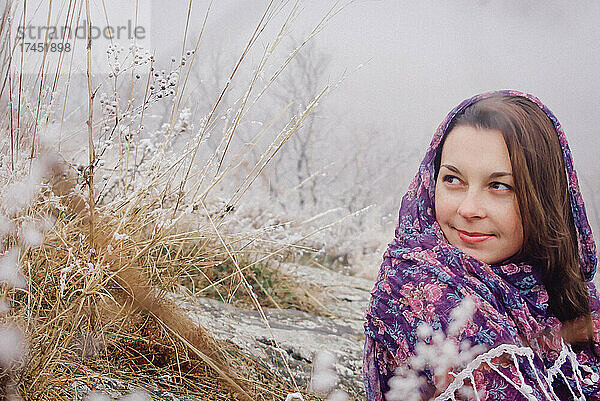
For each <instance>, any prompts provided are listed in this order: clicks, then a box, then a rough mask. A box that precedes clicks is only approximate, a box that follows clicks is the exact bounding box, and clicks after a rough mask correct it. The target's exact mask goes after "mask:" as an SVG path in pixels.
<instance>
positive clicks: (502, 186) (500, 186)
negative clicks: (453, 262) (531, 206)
mask: <svg viewBox="0 0 600 401" xmlns="http://www.w3.org/2000/svg"><path fill="white" fill-rule="evenodd" d="M490 186H491V187H492V188H493V189H498V190H500V191H510V190H512V189H513V188H512V187H511V186H510V185H508V184H504V183H502V182H492V183H491V184H490Z"/></svg>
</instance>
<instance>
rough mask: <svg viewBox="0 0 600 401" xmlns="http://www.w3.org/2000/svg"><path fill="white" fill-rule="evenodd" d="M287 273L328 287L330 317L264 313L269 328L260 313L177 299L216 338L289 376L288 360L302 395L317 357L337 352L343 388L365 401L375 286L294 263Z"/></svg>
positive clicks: (326, 299) (275, 311)
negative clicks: (368, 312)
mask: <svg viewBox="0 0 600 401" xmlns="http://www.w3.org/2000/svg"><path fill="white" fill-rule="evenodd" d="M281 269H282V271H284V272H285V273H288V274H290V275H293V276H295V277H296V278H297V279H298V282H299V285H303V284H305V285H307V286H308V284H311V283H312V284H314V285H318V286H320V287H322V288H323V292H322V293H320V294H319V296H318V299H319V301H320V302H321V303H322V304H323V306H324V307H325V308H326V309H327V312H328V316H317V315H312V314H309V313H306V312H302V311H299V310H295V309H275V308H264V309H263V310H264V314H265V317H266V319H267V321H268V323H269V327H267V325H266V324H265V321H264V319H263V318H262V317H261V314H260V313H259V312H258V311H256V310H246V309H240V308H236V307H234V306H232V305H228V304H224V303H222V302H220V301H217V300H214V299H208V298H201V297H197V298H190V297H189V296H183V295H173V300H174V301H176V302H177V303H178V305H179V306H180V307H181V308H183V309H184V310H185V311H187V313H188V314H189V316H190V317H191V318H192V319H193V320H194V321H196V322H197V323H198V324H199V325H201V326H203V327H205V328H207V329H208V330H210V331H211V332H212V333H213V335H214V336H215V337H216V338H218V339H220V340H228V341H231V342H233V343H234V344H236V345H237V346H239V347H240V348H241V349H242V350H243V351H244V352H247V353H248V354H249V355H253V356H255V357H258V358H261V359H262V360H265V361H271V362H272V366H273V367H274V368H275V369H277V370H278V371H279V372H280V373H281V374H282V375H283V376H284V377H289V376H290V374H289V372H288V371H287V368H286V367H285V364H284V363H283V357H282V355H283V356H284V357H285V361H286V362H287V364H288V365H289V367H290V369H291V373H292V375H293V376H294V379H295V380H296V382H297V383H298V385H299V386H301V390H302V389H305V388H306V386H307V385H308V384H309V382H310V377H311V370H312V363H313V361H314V359H315V356H316V355H317V353H318V352H320V351H324V350H327V351H329V352H331V353H332V354H333V355H334V356H335V358H336V362H335V365H334V366H335V370H336V372H337V374H338V378H339V383H340V385H341V388H342V389H343V390H344V391H346V392H348V393H349V395H350V396H351V398H354V399H364V398H365V393H364V386H363V383H362V351H363V344H364V330H363V316H364V310H365V308H366V306H367V303H368V301H369V297H370V294H369V292H370V290H371V287H372V286H373V283H372V281H370V280H366V279H364V278H359V277H352V276H346V275H343V274H340V273H337V272H333V271H328V270H324V269H319V268H313V267H308V266H303V265H297V264H291V263H287V264H282V266H281ZM302 386H304V387H302Z"/></svg>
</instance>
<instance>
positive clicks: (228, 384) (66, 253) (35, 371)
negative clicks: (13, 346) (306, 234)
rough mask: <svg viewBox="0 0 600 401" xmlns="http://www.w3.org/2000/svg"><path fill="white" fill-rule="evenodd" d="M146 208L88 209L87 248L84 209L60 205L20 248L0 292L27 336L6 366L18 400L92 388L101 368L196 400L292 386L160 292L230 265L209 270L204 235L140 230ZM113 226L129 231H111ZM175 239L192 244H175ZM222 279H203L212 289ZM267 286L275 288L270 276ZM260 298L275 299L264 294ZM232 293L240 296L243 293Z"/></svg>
mask: <svg viewBox="0 0 600 401" xmlns="http://www.w3.org/2000/svg"><path fill="white" fill-rule="evenodd" d="M65 203H66V204H73V201H72V199H70V198H66V199H65ZM30 212H32V210H30ZM43 212H54V213H56V211H55V210H46V211H44V210H43V202H40V203H39V204H38V208H36V213H43ZM147 212H148V210H147V209H146V210H144V209H140V210H138V212H137V213H134V214H120V213H118V212H113V213H112V214H111V215H105V214H103V213H101V212H100V213H97V215H96V222H95V223H96V226H95V228H96V229H95V238H94V250H95V251H92V248H91V247H90V241H89V239H88V238H87V233H88V229H87V228H88V224H89V221H88V217H87V215H83V216H82V215H81V214H78V213H75V212H73V211H72V210H67V211H66V212H61V213H59V214H57V215H56V218H57V222H56V224H55V225H54V227H53V229H52V230H51V231H49V232H48V233H47V234H46V238H45V240H44V244H43V245H42V246H41V247H39V248H37V249H30V250H28V251H27V252H26V253H25V254H24V257H23V266H26V272H27V274H28V276H29V277H30V284H29V285H30V287H29V288H28V290H27V291H25V292H21V291H17V290H10V291H9V290H6V291H8V292H7V293H5V297H8V298H10V299H11V301H12V306H13V308H12V313H11V315H10V317H9V319H11V320H13V321H17V322H19V323H20V324H22V325H24V326H25V327H26V328H27V329H26V332H27V336H28V339H29V357H28V360H27V361H26V362H25V364H24V366H23V368H22V369H20V370H16V371H13V372H12V373H11V374H12V375H13V377H12V378H11V381H12V382H14V383H18V388H19V392H20V393H21V394H24V395H26V397H27V398H28V399H56V400H58V399H72V398H73V396H74V394H73V391H72V384H73V383H76V382H77V383H90V384H92V385H95V386H101V377H102V375H107V374H108V375H110V376H112V377H115V378H120V379H122V380H124V381H126V382H129V383H136V384H137V385H140V386H143V385H146V386H148V385H155V386H159V387H160V388H162V389H165V390H169V391H172V392H174V393H184V394H188V395H194V396H196V397H198V398H200V399H215V400H217V399H219V400H220V399H234V398H236V399H253V400H259V399H281V398H282V397H283V398H285V394H287V393H288V392H291V391H294V387H293V386H292V385H291V384H290V383H289V381H287V380H286V379H285V378H281V377H276V376H274V375H275V373H274V372H273V371H272V370H271V369H269V368H268V366H267V365H266V364H265V363H264V362H261V361H257V360H252V359H250V358H248V357H246V356H244V355H243V354H242V353H241V352H240V351H239V350H238V349H236V348H235V347H233V346H232V345H230V344H226V343H222V342H217V341H216V340H214V339H213V338H212V336H211V335H210V333H208V332H206V331H205V330H204V329H203V328H202V327H199V326H197V325H195V324H194V323H193V322H192V321H191V320H190V319H189V318H188V317H187V316H185V315H184V314H183V313H182V312H181V311H180V310H179V309H178V308H177V306H176V305H174V304H173V303H172V302H170V301H169V300H167V299H166V297H165V296H164V295H165V294H166V291H167V290H170V289H172V288H174V287H176V286H177V285H178V283H180V282H182V279H185V280H196V282H197V283H204V282H211V283H213V282H214V280H215V279H218V278H219V277H227V275H228V272H229V271H230V270H227V269H224V270H217V269H215V267H214V260H215V255H218V253H219V252H218V251H217V250H218V247H216V248H215V239H214V238H211V237H210V236H207V235H201V234H194V233H177V232H173V229H170V230H164V231H154V232H153V235H151V236H149V235H148V234H149V232H151V230H149V229H148V227H149V226H152V224H153V223H157V222H153V221H152V220H151V219H147V220H146V219H144V217H143V216H144V215H147ZM117 226H118V230H117ZM115 232H120V233H129V234H128V235H129V238H128V239H127V240H124V239H115V236H114V233H115ZM184 240H185V241H184ZM184 243H185V244H190V243H194V244H197V245H196V246H194V247H192V248H190V249H188V250H186V251H181V250H180V249H181V244H184ZM174 249H179V250H180V251H176V252H173V250H174ZM190 265H193V267H194V268H193V269H192V268H190ZM207 266H212V267H207ZM218 266H231V263H230V262H229V263H227V262H224V261H221V263H220V264H218ZM202 271H204V273H203V274H200V273H199V272H202ZM250 271H252V270H246V272H250ZM182 272H186V274H185V275H183V274H182ZM257 272H261V270H260V269H258V268H257V269H256V270H255V273H257ZM219 273H225V274H219ZM261 274H263V273H261ZM271 274H273V275H275V273H271ZM200 277H203V278H200ZM210 277H212V279H213V280H212V281H208V280H209V278H210ZM231 280H235V276H231V278H230V281H231ZM288 280H289V279H288ZM226 282H227V280H225V281H224V282H223V283H222V284H219V285H217V286H215V287H213V288H214V290H215V293H216V292H217V288H219V287H221V289H224V288H226V284H225V283H226ZM238 282H239V280H238ZM263 283H264V284H263V285H266V284H267V283H266V282H264V281H263ZM268 284H269V285H270V287H269V288H275V289H276V290H275V291H276V292H277V291H279V289H277V284H276V283H268ZM238 287H239V284H238ZM263 288H264V287H263ZM288 288H289V287H288ZM239 291H240V292H243V291H244V288H241V289H240V290H239ZM286 291H287V292H286ZM284 293H285V294H291V291H289V290H284ZM286 296H288V297H289V295H286ZM261 298H263V300H265V301H267V302H266V303H267V304H268V302H270V301H269V300H272V301H273V302H276V301H275V299H274V298H273V296H269V297H261ZM277 298H278V299H279V301H280V303H281V305H279V306H282V307H289V306H295V307H301V305H300V304H298V303H294V299H293V298H289V299H288V300H287V303H284V302H282V298H281V297H278V296H277ZM236 300H237V301H238V302H239V303H241V304H246V305H247V304H248V303H249V299H248V297H247V296H246V297H237V298H236ZM233 372H243V373H242V375H244V377H238V374H234V373H233ZM246 394H247V395H246Z"/></svg>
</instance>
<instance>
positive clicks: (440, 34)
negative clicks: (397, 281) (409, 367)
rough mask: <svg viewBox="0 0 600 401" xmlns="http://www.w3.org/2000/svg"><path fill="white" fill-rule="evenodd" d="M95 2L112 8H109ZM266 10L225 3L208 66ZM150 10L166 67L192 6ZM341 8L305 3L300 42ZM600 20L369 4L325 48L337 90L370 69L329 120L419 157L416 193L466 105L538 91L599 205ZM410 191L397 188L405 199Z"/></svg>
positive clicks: (195, 16)
mask: <svg viewBox="0 0 600 401" xmlns="http://www.w3.org/2000/svg"><path fill="white" fill-rule="evenodd" d="M45 1H46V2H47V0H45ZM32 3H33V2H32ZM91 3H92V5H93V7H95V8H98V9H100V8H101V7H102V1H101V0H92V2H91ZM267 3H268V2H267V1H263V0H218V1H214V3H213V4H212V9H211V12H210V15H209V18H208V23H207V27H206V32H205V36H204V39H203V41H202V45H201V47H200V49H199V56H200V57H203V56H202V55H203V54H208V53H210V52H217V53H218V52H225V53H227V54H231V57H232V58H234V57H236V56H237V55H238V54H240V52H241V50H242V48H243V47H242V46H243V44H244V43H245V41H246V40H247V39H248V38H249V36H250V34H251V32H252V30H253V29H254V26H255V25H256V23H257V21H258V20H259V18H260V16H261V14H262V12H263V11H264V8H265V6H266V5H267ZM65 4H66V2H65ZM104 4H105V5H106V7H107V12H108V15H109V16H115V17H116V16H122V15H127V14H132V12H131V8H132V7H133V6H134V5H135V2H134V1H130V0H105V1H104ZM139 4H140V9H142V10H143V12H141V13H140V15H139V18H140V21H141V23H142V24H143V25H144V26H145V28H146V29H147V31H148V32H150V37H149V39H150V40H151V46H152V47H153V48H154V49H155V50H156V51H157V55H158V56H159V58H160V57H165V58H170V56H171V55H173V54H174V53H175V54H176V51H179V49H180V46H181V42H182V37H183V31H184V22H185V19H186V14H187V8H188V1H187V0H171V1H164V0H140V1H139ZM208 4H209V1H206V0H195V1H193V9H192V14H191V15H192V17H191V31H192V32H194V33H197V32H198V31H199V29H200V26H201V22H202V19H203V17H204V14H205V12H206V10H207V7H208ZM290 4H291V3H290ZM333 4H334V2H333V1H324V0H312V1H304V2H303V3H302V6H301V7H302V12H301V14H300V16H299V17H298V18H297V19H296V21H295V22H294V24H293V26H294V29H293V30H292V31H291V32H290V34H291V35H292V36H293V37H295V38H296V39H302V38H303V37H304V36H305V35H306V32H307V31H308V30H310V29H311V28H312V27H313V26H314V25H315V24H316V23H317V22H318V21H319V20H320V19H321V17H322V16H323V15H324V14H325V12H326V11H327V9H329V8H330V7H331V6H332V5H333ZM127 7H129V9H127ZM286 10H289V7H288V8H287V9H286ZM29 15H32V13H31V12H29ZM284 16H285V14H284V13H282V14H281V15H280V16H279V19H277V18H275V19H274V24H273V25H272V29H271V31H269V30H267V31H266V32H265V33H264V34H263V36H262V37H261V40H260V41H259V44H265V43H268V42H269V41H270V40H271V39H272V37H273V34H272V32H273V31H274V29H275V28H277V27H278V24H279V23H280V21H281V18H283V17H284ZM598 21H600V2H597V1H578V2H564V1H554V0H552V1H544V2H543V3H541V2H534V1H520V0H507V1H500V2H498V1H477V0H453V1H441V0H439V1H427V2H425V1H411V2H408V1H392V0H388V1H376V0H368V1H360V0H359V1H356V2H354V3H352V4H350V5H349V6H348V7H346V8H345V9H344V10H342V11H341V12H340V13H339V14H338V15H337V16H336V17H334V18H333V19H332V20H331V21H329V22H328V24H327V26H326V28H325V29H324V30H323V31H322V32H321V33H320V34H319V35H318V36H317V37H316V38H315V39H314V41H315V45H316V47H317V48H318V49H320V50H321V51H323V52H325V53H326V54H327V55H328V56H329V58H330V64H329V72H328V73H329V76H330V79H331V82H336V81H337V80H338V78H339V76H340V74H341V73H342V72H343V71H344V70H345V69H347V70H349V71H354V70H355V69H356V67H357V66H359V65H362V68H360V69H359V70H358V71H354V72H352V73H351V74H350V76H349V77H348V78H347V79H346V80H345V81H344V83H343V85H342V86H341V87H340V88H339V89H337V90H336V91H335V92H334V93H332V94H331V95H330V96H329V98H328V99H327V100H326V101H325V102H326V106H327V110H329V111H330V112H331V115H332V116H335V117H336V118H338V119H339V121H340V124H341V125H345V126H347V127H349V128H350V127H351V128H352V129H348V135H355V134H356V133H357V131H358V132H359V133H361V134H362V135H366V134H368V133H373V132H376V131H377V132H378V134H372V135H374V136H373V138H372V140H373V141H387V142H389V143H390V146H391V147H395V148H398V149H400V148H403V147H409V148H415V149H419V150H420V154H416V153H415V155H414V160H412V161H411V163H412V164H410V163H409V166H413V167H411V171H408V172H407V173H406V177H405V178H403V182H405V183H407V180H408V179H409V178H410V177H412V176H413V175H414V173H415V171H416V168H417V164H418V162H419V161H420V158H421V157H422V154H423V152H424V151H425V147H426V145H427V144H428V143H429V141H430V138H431V136H432V133H433V131H434V129H435V128H436V126H437V125H438V124H439V122H440V121H441V120H442V119H443V117H444V116H445V115H446V113H447V112H448V111H449V110H450V109H452V108H453V107H454V106H455V105H457V104H458V103H459V102H460V101H461V100H463V99H465V98H467V97H470V96H472V95H473V94H475V93H479V92H482V91H488V90H494V89H509V88H511V89H519V90H523V91H526V92H530V93H533V94H535V95H536V96H538V97H539V98H540V99H541V100H542V102H544V103H545V104H546V105H548V106H549V107H550V109H551V110H553V111H554V113H555V114H556V115H557V117H558V118H559V120H560V121H561V122H562V124H563V126H564V128H565V132H566V134H567V137H568V139H569V140H570V144H571V148H572V150H573V154H574V157H575V165H576V167H577V169H578V173H579V175H580V181H581V182H582V186H583V189H584V195H585V197H586V200H588V199H589V200H588V202H592V199H591V198H592V197H597V198H600V191H599V190H598V183H599V181H600V180H599V178H600V163H598V153H599V151H600V135H599V132H598V124H597V119H598V114H599V111H600V79H599V78H598V74H599V73H600V63H599V61H600V54H599V52H598V44H599V43H600V24H599V23H598ZM190 36H191V37H193V36H194V35H193V34H192V35H190ZM365 151H366V152H368V149H365ZM373 157H377V155H373ZM404 190H405V188H398V189H397V191H398V196H401V194H402V193H403V192H404ZM595 203H596V204H599V203H600V199H598V200H596V201H595Z"/></svg>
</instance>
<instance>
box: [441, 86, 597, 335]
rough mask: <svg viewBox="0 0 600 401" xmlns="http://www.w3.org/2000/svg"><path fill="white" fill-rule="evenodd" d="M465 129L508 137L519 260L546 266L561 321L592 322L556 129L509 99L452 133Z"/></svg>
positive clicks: (473, 113)
mask: <svg viewBox="0 0 600 401" xmlns="http://www.w3.org/2000/svg"><path fill="white" fill-rule="evenodd" d="M459 125H468V126H472V127H475V128H483V129H493V130H499V131H500V132H501V133H502V136H503V137H504V141H505V142H506V146H507V148H508V153H509V155H510V162H511V165H512V170H513V176H514V182H515V193H516V196H517V201H518V203H519V208H520V211H521V221H522V222H523V247H522V248H521V250H520V251H519V252H518V254H517V255H515V257H517V258H520V259H525V260H529V261H531V262H532V263H534V264H536V265H538V266H540V267H541V269H542V272H543V278H542V280H543V283H544V286H545V287H546V291H547V292H548V296H549V301H548V304H549V308H550V310H551V312H552V313H553V315H555V316H556V317H557V318H558V319H559V320H560V321H561V322H569V321H573V320H576V319H581V318H583V320H586V321H587V320H589V317H590V306H589V299H588V291H587V288H586V285H585V279H584V277H583V273H582V272H581V269H580V267H579V260H578V250H577V234H576V231H575V224H574V221H573V215H572V213H571V203H570V201H569V193H568V183H567V176H566V172H565V163H564V159H563V154H562V150H561V147H560V143H559V141H558V135H557V133H556V130H555V128H554V124H553V123H552V121H551V120H550V118H549V117H548V116H547V115H546V113H544V111H543V110H542V109H541V108H540V107H539V106H538V105H536V104H535V103H533V102H532V101H530V100H528V99H526V98H524V97H521V96H507V95H503V96H495V97H491V98H486V99H483V100H480V101H478V102H476V103H474V104H472V105H470V106H468V107H467V108H466V109H465V110H463V111H462V112H461V113H459V114H458V115H457V116H456V117H455V118H454V119H453V121H451V123H450V125H449V126H448V128H447V129H446V133H448V132H450V131H451V130H452V128H454V127H456V126H459ZM446 136H447V135H446ZM442 147H443V141H442V143H441V144H440V146H439V147H438V153H437V156H436V160H435V174H436V178H437V172H438V170H439V165H440V159H441V149H442ZM590 328H591V326H590ZM587 331H588V333H589V330H587ZM589 334H590V333H589ZM563 336H564V337H565V339H566V340H567V338H566V336H565V334H563ZM588 338H589V335H588ZM569 342H577V341H569Z"/></svg>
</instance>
